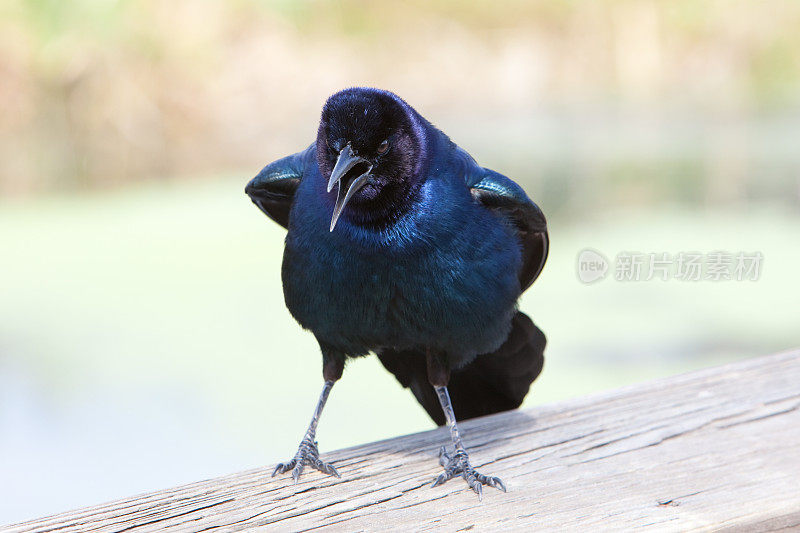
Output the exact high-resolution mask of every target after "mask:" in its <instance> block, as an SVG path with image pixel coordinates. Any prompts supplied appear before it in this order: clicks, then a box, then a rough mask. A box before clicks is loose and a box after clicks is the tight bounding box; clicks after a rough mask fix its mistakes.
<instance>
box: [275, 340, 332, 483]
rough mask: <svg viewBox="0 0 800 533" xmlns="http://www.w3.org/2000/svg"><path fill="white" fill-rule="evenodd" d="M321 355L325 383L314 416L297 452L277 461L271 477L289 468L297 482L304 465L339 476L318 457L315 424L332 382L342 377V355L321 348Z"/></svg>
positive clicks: (329, 465)
mask: <svg viewBox="0 0 800 533" xmlns="http://www.w3.org/2000/svg"><path fill="white" fill-rule="evenodd" d="M322 357H323V365H322V376H323V377H324V378H325V385H324V386H323V387H322V393H321V394H320V395H319V401H317V407H316V409H314V416H313V417H312V418H311V423H310V424H309V425H308V429H307V430H306V433H305V435H304V436H303V440H301V441H300V446H299V447H298V449H297V453H296V454H294V457H292V459H291V460H289V461H287V462H285V463H279V464H278V466H276V467H275V470H274V471H273V472H272V477H275V476H276V475H278V474H283V473H284V472H288V471H289V470H291V471H292V478H294V482H295V483H297V480H298V479H300V474H302V473H303V469H304V468H305V467H306V465H308V466H311V467H312V468H316V469H317V470H319V471H320V472H323V473H325V474H328V475H331V476H336V477H341V476H339V472H337V471H336V468H334V466H333V465H332V464H330V463H325V462H323V461H322V460H321V459H320V458H319V450H318V449H317V424H318V423H319V418H320V416H321V415H322V409H323V408H324V407H325V402H326V401H328V394H330V392H331V389H332V388H333V384H334V383H335V382H336V381H338V380H339V378H341V377H342V371H343V370H344V356H340V355H339V354H336V355H330V354H328V353H326V351H325V350H323V356H322Z"/></svg>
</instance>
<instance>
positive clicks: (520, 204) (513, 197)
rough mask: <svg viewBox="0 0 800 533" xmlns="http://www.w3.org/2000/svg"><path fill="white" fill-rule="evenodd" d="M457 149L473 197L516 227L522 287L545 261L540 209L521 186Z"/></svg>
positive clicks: (544, 227) (546, 246) (544, 226)
mask: <svg viewBox="0 0 800 533" xmlns="http://www.w3.org/2000/svg"><path fill="white" fill-rule="evenodd" d="M458 151H459V154H458V156H459V159H460V160H461V163H462V165H463V169H464V173H465V179H466V182H467V186H468V187H469V188H470V192H471V193H472V196H473V198H475V200H476V201H477V202H478V203H480V204H481V205H483V206H484V207H486V208H488V209H489V210H490V211H492V212H494V213H495V214H497V215H498V216H500V217H503V218H505V219H506V220H507V221H509V222H510V223H511V224H512V225H513V226H514V228H515V229H516V231H517V237H518V238H519V241H520V244H521V247H522V268H521V269H520V272H519V284H520V287H521V288H522V290H523V291H524V290H526V289H527V288H528V287H530V286H531V284H532V283H533V282H534V281H535V280H536V278H537V277H539V274H540V273H541V272H542V269H543V268H544V264H545V261H547V252H548V250H549V248H550V240H549V237H548V234H547V221H546V219H545V217H544V213H542V210H541V209H539V206H538V205H536V204H535V203H533V201H531V199H530V198H528V195H526V194H525V191H523V190H522V187H520V186H519V185H517V184H516V183H514V182H513V181H512V180H510V179H508V178H507V177H505V176H503V175H502V174H498V173H497V172H495V171H493V170H489V169H488V168H483V167H481V166H479V165H478V164H477V163H476V162H475V160H474V159H472V157H471V156H470V155H469V154H468V153H467V152H465V151H464V150H462V149H461V148H459V149H458Z"/></svg>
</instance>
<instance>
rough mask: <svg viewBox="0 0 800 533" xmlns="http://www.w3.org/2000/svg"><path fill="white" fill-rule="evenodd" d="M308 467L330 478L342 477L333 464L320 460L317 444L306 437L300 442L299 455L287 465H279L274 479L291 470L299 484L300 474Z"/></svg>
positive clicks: (274, 473) (274, 472)
mask: <svg viewBox="0 0 800 533" xmlns="http://www.w3.org/2000/svg"><path fill="white" fill-rule="evenodd" d="M306 465H308V466H310V467H312V468H315V469H317V470H319V471H320V472H322V473H323V474H328V475H329V476H334V477H342V476H340V475H339V472H338V471H337V470H336V468H335V467H334V466H333V465H332V464H330V463H326V462H323V461H322V460H321V459H320V458H319V450H318V449H317V442H316V441H315V440H314V439H313V438H311V437H305V438H304V439H303V440H302V441H301V442H300V447H299V448H298V449H297V453H296V454H295V455H294V457H292V459H291V460H289V461H287V462H285V463H278V465H277V466H276V467H275V470H273V471H272V477H275V476H277V475H278V474H283V473H285V472H288V471H289V470H291V471H292V479H294V482H295V483H297V481H298V480H299V479H300V474H302V473H303V470H304V469H305V467H306Z"/></svg>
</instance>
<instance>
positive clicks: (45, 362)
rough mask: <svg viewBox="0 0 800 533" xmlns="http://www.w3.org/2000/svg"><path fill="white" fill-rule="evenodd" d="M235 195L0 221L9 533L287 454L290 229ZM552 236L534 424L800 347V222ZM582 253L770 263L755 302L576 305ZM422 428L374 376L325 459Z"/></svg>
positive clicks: (302, 342) (698, 286)
mask: <svg viewBox="0 0 800 533" xmlns="http://www.w3.org/2000/svg"><path fill="white" fill-rule="evenodd" d="M240 181H241V180H216V181H208V182H192V183H186V184H181V185H152V186H148V187H142V188H138V189H132V190H127V191H123V192H117V193H97V194H91V195H84V196H70V197H63V198H53V199H46V200H38V201H29V202H25V203H19V204H10V205H5V206H4V207H3V209H2V211H0V242H2V250H1V251H0V253H1V254H2V260H0V295H2V297H1V298H0V480H1V482H0V523H7V522H12V521H17V520H22V519H26V518H33V517H35V516H39V515H44V514H49V513H53V512H57V511H62V510H66V509H68V508H72V507H77V506H84V505H90V504H93V503H99V502H102V501H105V500H109V499H113V498H117V497H123V496H126V495H131V494H134V493H138V492H142V491H147V490H156V489H160V488H166V487H168V486H171V485H175V484H178V483H182V482H190V481H195V480H198V479H202V478H207V477H210V476H216V475H220V474H223V473H229V472H232V471H236V470H240V469H245V468H249V467H254V466H260V465H269V464H274V463H275V462H278V461H281V460H284V459H286V458H288V457H289V456H290V455H291V454H293V453H294V451H295V447H296V445H297V441H298V439H299V438H300V436H301V434H302V432H303V431H304V429H305V427H306V424H307V422H308V417H309V416H310V413H311V410H312V408H313V405H314V402H315V401H316V397H317V395H318V393H319V389H320V387H321V368H320V356H319V352H318V347H317V346H316V343H315V341H314V339H313V337H312V335H310V334H309V333H307V332H303V331H302V330H301V329H300V328H299V326H298V325H297V324H296V323H295V322H294V321H293V320H292V318H291V317H290V316H289V314H288V312H287V311H286V309H285V308H284V305H283V298H282V292H281V287H280V274H279V271H280V259H281V250H282V239H283V230H282V229H281V228H279V227H277V226H276V225H275V224H273V223H271V222H270V221H269V220H267V219H266V218H265V217H264V216H263V215H262V214H261V213H260V212H259V211H258V210H256V209H255V208H254V207H253V206H252V205H250V203H249V200H248V199H247V198H246V197H245V196H244V195H243V194H242V192H241V190H242V183H240ZM531 192H534V191H531ZM544 207H545V209H546V207H547V206H544ZM550 225H551V239H552V250H551V255H550V259H549V261H548V265H547V267H546V270H545V272H544V274H543V275H542V276H541V278H540V280H539V281H537V283H536V284H535V285H534V287H533V288H532V289H531V290H529V291H528V292H527V293H526V294H525V296H524V297H523V299H522V302H521V308H522V309H523V310H524V311H526V312H528V313H529V314H530V315H531V316H532V317H533V318H534V320H535V321H536V322H537V324H539V326H540V327H541V328H542V329H543V330H544V331H545V333H546V334H547V336H548V338H549V344H548V349H547V352H546V365H545V370H544V373H543V375H542V377H541V378H540V379H539V380H538V381H537V382H536V383H535V384H534V387H533V389H532V393H531V394H530V395H529V397H528V399H527V400H526V405H527V406H534V405H537V404H540V403H543V402H549V401H555V400H559V399H563V398H568V397H572V396H576V395H580V394H585V393H588V392H591V391H596V390H602V389H606V388H609V387H613V386H618V385H623V384H627V383H633V382H637V381H642V380H644V379H648V378H652V377H656V376H662V375H669V374H673V373H676V372H681V371H686V370H691V369H694V368H699V367H703V366H708V365H711V364H716V363H719V362H723V361H728V360H733V359H736V358H742V357H749V356H755V355H761V354H765V353H769V352H773V351H777V350H780V349H784V348H789V347H791V346H795V345H797V344H799V343H800V335H798V333H797V328H796V325H797V323H798V322H800V307H798V306H797V305H796V294H795V292H793V290H792V288H793V287H794V286H795V285H796V276H797V272H798V271H800V268H798V267H800V216H798V214H796V213H794V214H792V213H788V212H782V211H780V210H778V209H776V208H774V207H772V206H769V205H766V206H763V207H748V208H743V210H742V209H737V210H730V211H713V210H711V211H706V210H683V209H661V210H655V209H642V210H638V211H635V210H634V211H619V210H617V211H613V210H606V211H600V210H597V211H595V212H593V213H591V214H587V215H586V216H585V217H576V218H575V219H572V220H559V219H553V220H551V221H550ZM585 247H591V248H593V249H597V250H599V251H601V252H603V253H604V254H606V256H608V257H610V258H613V257H614V256H615V255H616V254H617V253H619V252H622V251H641V252H651V251H652V252H662V251H663V252H668V253H673V254H674V253H677V252H680V251H694V250H697V251H704V252H709V251H713V250H720V249H721V250H728V251H731V252H738V251H746V252H752V251H760V252H762V254H763V256H764V264H763V272H762V275H761V279H760V280H759V281H755V282H746V281H743V282H735V281H729V282H716V283H715V282H710V281H700V282H695V283H689V282H678V281H674V280H673V281H668V282H663V281H659V280H651V281H648V282H638V283H637V282H627V283H626V282H619V281H615V280H613V279H606V280H604V281H601V282H598V283H597V284H594V285H584V284H582V283H580V282H579V281H578V278H577V276H576V271H575V269H576V264H575V263H576V258H577V255H578V253H579V251H580V250H581V249H583V248H585ZM387 413H388V415H389V416H385V415H386V414H387ZM430 427H432V423H431V422H430V421H429V420H428V419H427V416H426V415H425V414H424V412H423V411H422V409H421V408H420V407H419V406H418V405H417V404H416V402H415V401H414V399H413V397H412V396H411V394H410V393H408V391H404V390H402V389H401V388H400V386H399V385H398V384H397V383H396V382H395V381H394V379H393V378H392V377H391V376H390V375H388V374H387V373H386V372H385V371H383V370H382V368H381V367H380V365H379V364H378V363H377V361H375V360H374V358H366V359H362V360H358V361H354V362H353V363H352V364H350V365H349V366H348V368H347V370H346V372H345V376H344V378H343V379H342V380H341V381H340V382H339V383H338V384H337V385H336V387H335V388H334V390H333V392H332V395H331V399H330V401H329V404H328V406H327V407H326V411H325V414H324V416H323V417H322V422H321V424H320V429H319V434H318V436H319V441H320V447H321V449H322V451H323V453H324V451H326V450H331V449H334V448H339V447H342V446H349V445H353V444H358V443H361V442H366V441H372V440H376V439H380V438H386V437H391V436H394V435H397V434H402V433H408V432H412V431H419V430H424V429H428V428H430ZM465 439H466V440H467V442H469V435H468V434H467V435H465ZM420 453H430V454H431V457H434V455H435V450H420Z"/></svg>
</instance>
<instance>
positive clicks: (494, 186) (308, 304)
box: [246, 88, 549, 497]
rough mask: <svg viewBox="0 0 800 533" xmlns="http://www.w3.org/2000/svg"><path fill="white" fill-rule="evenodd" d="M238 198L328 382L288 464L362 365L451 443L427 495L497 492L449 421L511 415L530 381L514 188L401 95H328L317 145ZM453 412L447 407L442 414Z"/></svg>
mask: <svg viewBox="0 0 800 533" xmlns="http://www.w3.org/2000/svg"><path fill="white" fill-rule="evenodd" d="M246 193H247V194H248V195H249V196H250V198H251V199H252V201H253V202H254V203H255V204H256V205H257V206H258V207H259V208H260V209H261V210H262V211H263V212H264V213H265V214H266V215H267V216H268V217H270V218H271V219H273V220H274V221H275V222H277V223H278V224H280V225H281V226H283V227H285V228H287V229H288V233H287V235H286V246H285V250H284V255H283V266H282V279H283V291H284V298H285V301H286V306H287V307H288V308H289V311H290V312H291V314H292V316H294V318H295V319H296V320H297V321H298V322H299V323H300V325H301V326H302V327H303V328H305V329H309V330H311V332H312V333H313V334H314V335H315V337H316V338H317V341H318V342H319V346H320V349H321V351H322V362H323V368H322V374H323V377H324V380H325V384H324V387H323V389H322V394H321V395H320V398H319V402H318V403H317V407H316V410H315V411H314V415H313V418H312V419H311V423H310V425H309V426H308V430H307V431H306V433H305V435H304V437H303V439H302V441H301V443H300V446H299V449H298V450H297V453H296V454H295V456H294V457H293V458H292V459H291V460H290V461H288V462H286V463H281V464H279V465H278V466H277V467H276V468H275V471H274V472H273V474H272V475H273V476H275V475H276V474H278V473H284V472H288V471H289V470H291V471H292V477H293V478H294V479H295V481H297V479H298V478H299V476H300V474H301V473H302V472H303V469H304V467H305V466H311V467H313V468H316V469H317V470H320V471H322V472H324V473H327V474H330V475H333V476H336V477H339V473H338V472H337V471H336V469H335V468H334V467H333V466H332V465H331V464H329V463H325V462H323V461H322V460H320V458H319V451H318V449H317V442H316V428H317V422H318V421H319V417H320V414H321V413H322V409H323V407H324V406H325V402H326V400H327V398H328V394H329V393H330V391H331V388H332V387H333V384H334V383H335V382H336V381H337V380H338V379H339V378H340V377H341V376H342V372H343V370H344V363H345V359H346V358H348V357H358V356H363V355H367V354H369V353H375V354H377V356H378V358H379V359H380V361H381V363H382V364H383V365H384V367H386V368H387V369H388V370H389V371H390V372H391V373H392V374H394V375H395V377H396V378H397V379H398V380H399V381H400V383H401V384H402V385H403V386H404V387H408V388H410V389H411V391H412V393H413V394H414V396H415V397H416V399H417V400H418V401H419V402H420V403H421V404H422V406H423V407H424V408H425V410H426V411H427V412H428V414H429V415H430V416H431V418H433V420H434V421H435V422H436V423H437V424H439V425H443V424H445V423H447V425H448V426H449V428H450V435H451V438H452V442H453V446H454V450H453V452H452V453H448V452H447V451H446V448H445V447H444V446H443V447H442V448H441V450H440V452H439V462H440V464H441V465H442V466H443V467H444V472H442V473H441V474H440V475H439V476H438V477H437V478H436V479H435V480H434V482H433V486H436V485H439V484H441V483H444V482H446V481H447V480H449V479H451V478H453V477H455V476H457V475H461V476H462V477H463V478H464V479H465V480H466V482H467V483H468V485H469V487H470V488H471V489H472V490H474V491H475V492H476V493H477V494H478V496H479V497H481V496H482V493H483V488H482V487H483V485H489V486H491V487H495V488H498V489H501V490H503V491H505V490H506V489H505V485H504V484H503V482H502V481H501V480H500V479H499V478H497V477H493V476H487V475H483V474H481V473H479V472H477V471H476V470H475V469H474V468H473V467H472V465H471V464H470V461H469V456H468V455H467V452H466V450H465V448H464V445H463V443H462V441H461V436H460V433H459V430H458V426H457V424H456V420H457V419H458V420H461V419H466V418H472V417H476V416H481V415H486V414H491V413H497V412H500V411H505V410H509V409H515V408H517V407H519V405H520V404H521V403H522V400H523V398H524V397H525V395H526V394H527V392H528V389H529V387H530V385H531V383H533V381H534V380H535V379H536V377H537V376H538V375H539V372H540V371H541V369H542V364H543V362H544V355H543V352H544V346H545V337H544V335H543V334H542V332H541V331H540V330H539V328H537V327H536V326H535V325H534V324H533V322H532V321H531V320H530V318H528V317H527V316H526V315H525V314H523V313H521V312H520V311H518V310H517V299H518V298H519V296H520V294H521V293H522V292H523V291H524V290H525V289H527V288H528V287H529V286H530V285H531V284H532V283H533V281H534V280H535V279H536V278H537V277H538V276H539V273H540V272H541V271H542V268H543V267H544V263H545V260H546V259H547V251H548V246H549V242H548V234H547V223H546V221H545V217H544V215H543V214H542V211H541V210H540V209H539V207H538V206H537V205H536V204H535V203H533V202H532V201H531V200H530V199H529V198H528V197H527V196H526V194H525V192H524V191H523V190H522V189H521V188H520V187H519V185H517V184H516V183H514V182H513V181H511V180H510V179H508V178H507V177H505V176H502V175H500V174H498V173H497V172H494V171H492V170H489V169H487V168H483V167H480V166H478V164H477V163H476V162H475V160H474V159H472V157H471V156H470V155H469V154H468V153H467V152H465V151H464V150H462V149H461V148H459V147H458V146H456V145H455V144H454V143H453V142H452V141H451V140H450V139H449V138H448V137H447V135H445V134H444V133H443V132H441V131H440V130H438V129H437V128H436V127H434V126H433V125H432V124H431V123H430V122H428V121H427V120H426V119H424V118H423V117H422V116H421V115H420V114H419V113H417V111H415V110H414V109H413V108H412V107H411V106H409V105H408V104H407V103H406V102H405V101H403V100H402V99H400V98H399V97H398V96H397V95H395V94H393V93H390V92H388V91H383V90H379V89H372V88H351V89H346V90H343V91H341V92H338V93H336V94H334V95H333V96H331V97H330V98H329V99H328V101H327V102H326V103H325V106H324V107H323V110H322V117H321V119H320V123H319V128H318V131H317V139H316V142H314V144H312V145H311V146H309V147H308V148H307V149H305V150H303V151H302V152H299V153H297V154H294V155H290V156H288V157H284V158H283V159H280V160H278V161H275V162H274V163H271V164H269V165H267V166H266V167H265V168H264V169H263V170H262V171H261V172H259V174H258V175H257V176H256V177H255V178H253V179H252V180H251V181H250V183H248V184H247V187H246ZM451 398H452V401H451Z"/></svg>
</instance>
